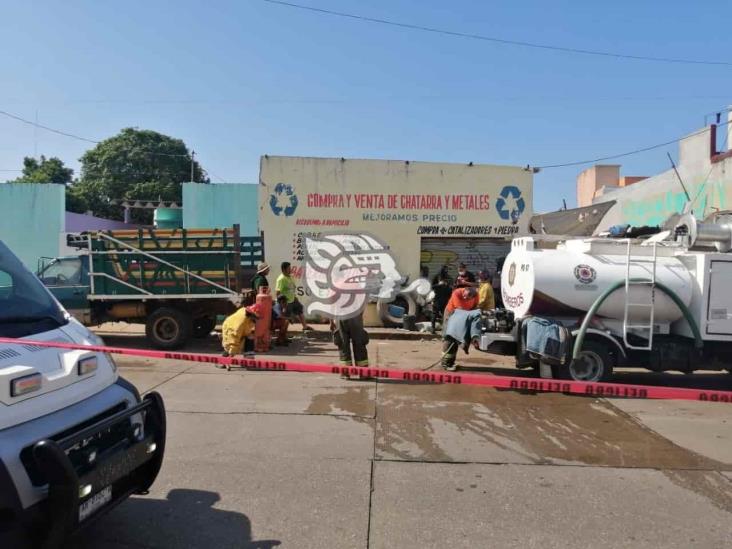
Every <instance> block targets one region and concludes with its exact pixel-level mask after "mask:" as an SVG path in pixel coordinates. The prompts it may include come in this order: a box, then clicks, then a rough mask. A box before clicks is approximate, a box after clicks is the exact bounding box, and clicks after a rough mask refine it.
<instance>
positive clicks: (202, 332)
mask: <svg viewBox="0 0 732 549" xmlns="http://www.w3.org/2000/svg"><path fill="white" fill-rule="evenodd" d="M215 327H216V317H215V316H202V317H199V318H196V319H194V320H193V337H196V338H199V339H202V338H204V337H208V336H209V335H210V334H211V331H212V330H213V329H214V328H215Z"/></svg>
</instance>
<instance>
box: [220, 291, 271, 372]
mask: <svg viewBox="0 0 732 549" xmlns="http://www.w3.org/2000/svg"><path fill="white" fill-rule="evenodd" d="M259 313H261V306H260V305H259V303H255V304H254V305H250V306H249V307H242V308H240V309H239V310H238V311H236V312H235V313H234V314H232V315H229V316H227V317H226V320H224V324H223V326H222V330H221V343H222V345H223V347H224V352H223V353H222V356H225V357H226V356H231V357H233V356H236V355H239V354H242V351H243V349H244V342H245V341H246V339H247V338H248V337H249V336H251V335H252V334H253V333H254V326H255V323H256V321H257V319H258V318H259ZM216 366H217V367H218V368H225V367H226V366H224V365H221V364H217V365H216Z"/></svg>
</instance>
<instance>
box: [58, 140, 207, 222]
mask: <svg viewBox="0 0 732 549" xmlns="http://www.w3.org/2000/svg"><path fill="white" fill-rule="evenodd" d="M191 157H192V155H191V152H190V151H189V150H188V148H187V147H186V145H185V143H183V141H182V140H180V139H175V138H173V137H170V136H167V135H163V134H161V133H158V132H154V131H151V130H139V129H136V128H125V129H123V130H122V131H121V132H120V133H119V134H117V135H115V136H113V137H110V138H109V139H105V140H104V141H102V142H100V143H99V144H97V145H96V146H95V147H94V148H92V149H90V150H88V151H87V152H86V153H84V155H83V156H82V157H81V158H80V161H81V177H80V178H79V181H78V182H76V183H74V184H73V185H72V186H71V187H70V192H71V193H73V195H74V200H78V203H79V205H84V206H85V207H86V208H87V209H90V210H92V211H93V212H94V213H95V214H96V215H103V216H105V217H110V218H113V219H122V216H123V212H122V209H121V208H120V207H119V206H110V205H109V201H110V200H112V199H115V198H125V199H132V200H175V201H180V199H181V193H182V191H181V183H182V182H184V181H190V179H191V165H193V180H194V181H197V182H199V183H208V182H209V179H208V177H207V176H206V172H205V171H204V170H203V169H202V168H201V166H200V165H199V164H198V162H196V161H195V160H193V161H192V158H191ZM132 214H133V217H134V219H135V220H136V221H138V222H143V223H150V221H151V219H152V211H149V210H133V212H132Z"/></svg>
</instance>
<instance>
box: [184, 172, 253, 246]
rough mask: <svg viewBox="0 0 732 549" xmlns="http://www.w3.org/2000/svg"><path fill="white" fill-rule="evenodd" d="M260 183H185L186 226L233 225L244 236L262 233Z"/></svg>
mask: <svg viewBox="0 0 732 549" xmlns="http://www.w3.org/2000/svg"><path fill="white" fill-rule="evenodd" d="M257 187H258V185H256V184H253V183H212V184H210V185H204V184H201V183H184V184H183V227H184V228H186V229H198V228H213V227H231V226H232V225H234V224H235V223H238V224H239V226H240V227H241V229H240V231H241V235H242V236H255V235H258V234H259V229H258V223H257V218H258V216H259V210H258V206H257V204H258V198H257V192H258V188H257Z"/></svg>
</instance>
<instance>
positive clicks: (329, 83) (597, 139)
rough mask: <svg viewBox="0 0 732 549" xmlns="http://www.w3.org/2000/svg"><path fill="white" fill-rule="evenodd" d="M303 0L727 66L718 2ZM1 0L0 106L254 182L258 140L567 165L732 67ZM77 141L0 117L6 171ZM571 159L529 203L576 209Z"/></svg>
mask: <svg viewBox="0 0 732 549" xmlns="http://www.w3.org/2000/svg"><path fill="white" fill-rule="evenodd" d="M300 2H301V3H303V4H307V5H311V6H315V7H319V8H326V9H334V10H338V11H344V12H352V13H357V14H361V15H365V16H370V17H378V18H388V19H394V20H399V21H404V22H409V23H414V24H420V25H425V26H432V27H440V28H445V29H450V30H456V31H460V32H472V33H478V34H483V35H491V36H496V37H501V38H507V39H513V40H525V41H531V42H541V43H549V44H555V45H560V46H567V47H576V48H586V49H596V50H609V51H616V52H621V53H627V54H636V55H649V56H663V57H683V58H693V59H706V60H721V61H728V60H732V56H731V55H730V53H731V52H732V40H730V33H729V32H728V31H726V30H725V29H724V26H723V25H724V21H725V20H726V19H725V17H726V15H725V13H726V12H727V11H728V8H729V4H728V2H727V1H713V0H706V1H705V2H704V3H703V4H704V6H703V7H701V6H700V3H697V2H688V1H683V2H682V1H680V0H665V1H661V0H652V1H651V0H647V1H640V2H639V1H638V0H616V1H614V2H603V3H600V2H587V1H569V0H555V1H552V2H548V1H546V0H544V1H541V0H535V1H521V0H514V1H511V2H494V1H487V0H482V1H481V0H453V1H451V2H444V1H438V0H392V1H386V0H360V1H357V0H300ZM8 4H9V3H8V2H4V6H3V17H2V19H1V20H0V35H2V37H3V48H2V50H0V68H1V69H2V70H1V72H0V75H2V76H0V79H1V80H0V82H1V84H2V85H0V109H2V110H6V111H8V112H12V113H14V114H17V115H19V116H23V117H26V118H30V119H35V117H36V116H37V117H38V120H39V122H40V123H42V124H45V125H48V126H51V127H54V128H58V129H62V130H65V131H68V132H71V133H75V134H78V135H81V136H85V137H89V138H92V139H103V138H106V137H109V136H111V135H113V134H114V133H116V132H117V131H119V130H120V129H121V128H123V127H127V126H136V127H140V128H148V129H154V130H157V131H160V132H163V133H167V134H170V135H173V136H175V137H179V138H182V139H183V140H184V141H185V142H186V143H187V144H188V145H189V146H190V147H192V148H193V149H195V151H196V153H197V157H198V158H199V160H200V161H201V163H202V165H203V167H204V168H205V169H207V170H208V171H209V173H210V174H211V177H212V180H213V181H221V180H226V181H234V182H255V181H256V180H257V173H258V167H259V165H258V159H259V156H260V155H262V154H265V153H268V154H283V155H302V156H344V157H360V158H394V159H410V160H428V161H450V162H463V161H464V162H468V161H473V162H482V163H494V164H515V165H522V166H523V165H526V164H532V165H543V164H554V163H562V162H571V161H575V160H583V159H587V158H595V157H599V156H604V155H608V154H614V153H621V152H624V151H628V150H632V149H635V148H640V147H644V146H648V145H652V144H655V143H659V142H663V141H667V140H670V139H673V138H675V137H677V136H682V135H685V134H687V133H690V132H692V131H694V130H695V129H697V128H699V127H701V126H702V125H703V123H704V115H705V114H706V113H709V112H713V111H716V110H719V109H720V108H722V107H724V106H725V105H727V104H729V103H732V93H730V88H731V87H732V67H729V66H727V67H725V66H702V65H678V64H663V63H652V62H644V61H630V60H618V59H612V58H602V57H594V56H586V55H570V54H566V53H559V52H553V51H542V50H535V49H527V48H520V47H515V46H508V45H497V44H492V43H486V42H481V41H475V40H468V39H464V38H454V37H447V36H440V35H435V34H430V33H424V32H419V31H410V30H405V29H398V28H392V27H387V26H381V25H375V24H371V23H365V22H360V21H351V20H345V19H341V18H336V17H331V16H325V15H317V14H314V13H310V12H306V11H300V10H295V9H291V8H286V7H282V6H277V5H272V4H268V3H265V2H263V1H262V0H242V1H238V2H237V1H219V0H215V1H214V0H211V1H209V2H193V1H187V0H176V1H156V0H148V1H146V2H142V1H137V0H127V1H125V2H99V1H79V0H67V1H65V2H50V1H49V2H38V1H23V2H13V3H12V5H8ZM88 146H89V144H86V143H83V142H80V141H75V140H72V139H69V138H66V137H61V136H57V135H54V134H50V133H47V132H45V131H42V130H34V129H33V128H31V127H29V126H25V125H23V124H20V123H18V122H16V121H13V120H9V119H7V118H5V117H0V170H18V169H20V167H21V165H22V157H23V156H24V155H33V154H34V152H37V154H45V155H47V156H59V157H60V158H62V159H63V160H64V161H66V162H67V163H68V164H69V165H70V166H71V167H73V168H75V169H78V158H79V157H80V156H81V155H82V154H83V152H84V151H85V150H86V149H87V148H88ZM668 150H669V151H671V152H672V154H674V155H676V147H669V148H668ZM618 162H620V163H623V166H624V168H623V172H624V173H625V174H627V175H635V174H653V173H657V172H660V171H662V170H665V169H667V168H668V160H667V158H666V149H659V150H655V151H651V152H648V153H645V154H642V155H637V156H633V157H629V158H625V159H623V160H621V161H618ZM582 168H583V167H569V168H561V169H553V170H545V171H542V172H541V173H539V174H538V175H537V176H536V177H535V190H534V194H535V199H534V207H535V210H537V211H547V210H554V209H557V208H559V207H561V201H562V198H566V199H567V202H568V204H569V205H570V206H571V205H573V204H574V203H575V178H576V175H577V173H578V172H579V171H581V169H582ZM16 176H17V173H15V172H9V171H0V180H2V179H5V178H13V177H16Z"/></svg>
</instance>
